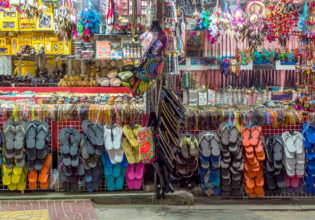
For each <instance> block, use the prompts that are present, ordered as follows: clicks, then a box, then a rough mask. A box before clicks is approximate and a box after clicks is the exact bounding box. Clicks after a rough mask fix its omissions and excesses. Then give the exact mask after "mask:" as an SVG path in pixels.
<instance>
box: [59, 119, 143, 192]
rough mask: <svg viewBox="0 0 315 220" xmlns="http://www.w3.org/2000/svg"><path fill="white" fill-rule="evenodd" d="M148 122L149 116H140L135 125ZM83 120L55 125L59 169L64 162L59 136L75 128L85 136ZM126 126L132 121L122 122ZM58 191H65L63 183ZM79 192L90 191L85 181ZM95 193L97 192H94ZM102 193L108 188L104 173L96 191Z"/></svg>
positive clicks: (125, 184)
mask: <svg viewBox="0 0 315 220" xmlns="http://www.w3.org/2000/svg"><path fill="white" fill-rule="evenodd" d="M147 120H148V116H147V115H139V116H138V117H137V118H136V119H135V120H134V123H135V124H140V125H141V126H145V125H146V122H147ZM82 122H83V121H82V120H78V119H72V120H62V121H58V122H55V123H54V127H55V131H54V140H53V142H54V144H55V145H54V146H55V147H54V150H55V152H56V154H57V158H58V159H57V161H58V167H59V165H60V163H61V161H62V158H61V153H60V141H59V134H60V131H61V130H62V129H64V128H73V129H75V130H77V131H79V132H80V134H83V130H82ZM125 124H130V121H127V120H126V121H123V122H122V125H121V126H123V125H125ZM57 189H58V190H57V191H63V189H62V187H61V183H60V181H59V185H58V187H57ZM142 189H143V184H142ZM123 190H128V187H127V183H126V181H124V186H123ZM79 191H83V192H84V191H85V192H87V191H89V190H88V189H86V188H85V187H84V183H83V180H82V181H80V183H79ZM94 191H95V190H94ZM100 191H107V187H106V180H105V176H104V172H102V177H101V185H100V188H99V190H96V191H95V192H100Z"/></svg>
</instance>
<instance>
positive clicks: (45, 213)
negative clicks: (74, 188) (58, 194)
mask: <svg viewBox="0 0 315 220" xmlns="http://www.w3.org/2000/svg"><path fill="white" fill-rule="evenodd" d="M0 204H1V212H0V220H4V219H6V220H11V219H14V220H16V219H31V220H70V219H71V220H76V219H83V220H88V219H91V220H92V219H93V220H94V219H95V220H96V219H98V218H97V216H96V214H95V211H94V206H93V204H92V202H91V201H90V200H47V201H45V200H39V201H1V203H0Z"/></svg>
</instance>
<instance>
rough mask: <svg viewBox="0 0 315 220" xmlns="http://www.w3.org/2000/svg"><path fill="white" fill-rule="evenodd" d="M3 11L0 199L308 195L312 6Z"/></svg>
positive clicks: (28, 7) (13, 7) (11, 4)
mask: <svg viewBox="0 0 315 220" xmlns="http://www.w3.org/2000/svg"><path fill="white" fill-rule="evenodd" d="M0 3H1V4H0V6H1V11H0V17H1V22H0V65H1V67H2V68H0V86H1V87H0V113H1V114H0V130H1V137H2V138H1V140H2V145H1V146H2V149H1V158H2V160H1V169H2V173H3V175H2V180H1V182H0V190H7V189H9V190H11V191H14V190H19V191H22V192H23V191H24V190H30V191H36V190H50V191H89V192H95V191H120V190H135V189H136V190H143V189H145V188H146V189H150V187H145V186H149V185H153V184H154V186H155V194H156V196H157V198H164V197H165V196H166V194H167V193H171V192H174V191H175V189H176V188H178V187H179V188H184V189H186V190H193V189H200V190H201V191H202V194H204V195H206V196H214V195H215V196H221V197H225V198H262V197H268V198H269V197H270V198H273V197H295V196H305V197H309V196H313V195H314V194H315V188H314V187H313V184H314V181H315V179H314V177H313V175H314V173H315V162H314V161H315V155H314V152H313V149H314V144H315V138H314V135H315V114H314V109H315V96H314V95H315V93H314V92H315V91H314V88H315V78H314V77H315V69H314V59H315V56H314V51H315V50H314V47H315V46H314V43H315V35H314V16H315V15H314V2H312V1H307V0H305V1H293V0H274V1H270V2H268V3H266V2H263V1H260V0H251V1H243V0H235V1H224V2H221V1H216V2H215V1H214V2H212V1H206V0H200V1H192V0H163V1H159V0H108V1H104V2H103V1H91V0H87V1H81V0H70V1H63V0H60V1H36V0H32V1H25V2H24V1H19V2H16V1H9V0H3V1H1V0H0ZM151 188H152V187H151Z"/></svg>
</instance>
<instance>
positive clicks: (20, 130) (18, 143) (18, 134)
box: [14, 123, 25, 150]
mask: <svg viewBox="0 0 315 220" xmlns="http://www.w3.org/2000/svg"><path fill="white" fill-rule="evenodd" d="M24 126H25V125H24V123H23V124H21V125H17V126H16V127H15V139H14V148H15V149H16V150H20V149H22V148H24V140H25V129H24Z"/></svg>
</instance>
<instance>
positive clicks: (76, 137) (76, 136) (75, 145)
mask: <svg viewBox="0 0 315 220" xmlns="http://www.w3.org/2000/svg"><path fill="white" fill-rule="evenodd" d="M80 140H81V136H80V133H79V132H78V131H77V130H74V132H73V133H72V134H70V146H69V147H70V150H69V153H70V155H71V156H76V155H77V154H78V153H79V152H78V151H79V144H80Z"/></svg>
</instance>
